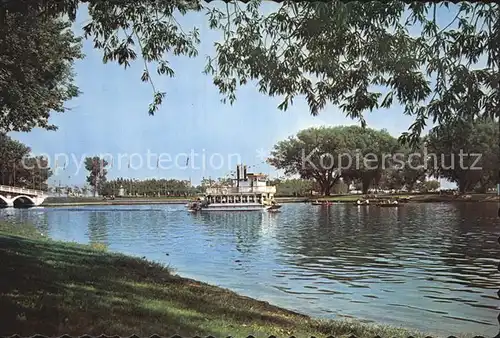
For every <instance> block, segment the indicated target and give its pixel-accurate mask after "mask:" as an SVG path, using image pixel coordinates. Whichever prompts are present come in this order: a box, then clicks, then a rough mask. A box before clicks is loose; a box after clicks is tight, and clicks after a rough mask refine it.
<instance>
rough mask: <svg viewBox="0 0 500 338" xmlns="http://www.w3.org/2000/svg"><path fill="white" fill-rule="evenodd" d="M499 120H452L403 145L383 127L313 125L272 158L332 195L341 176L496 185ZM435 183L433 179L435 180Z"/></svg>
mask: <svg viewBox="0 0 500 338" xmlns="http://www.w3.org/2000/svg"><path fill="white" fill-rule="evenodd" d="M498 139H499V124H498V121H497V120H493V119H489V118H481V119H475V120H471V121H469V122H463V121H461V122H460V121H454V122H452V123H449V124H447V125H441V126H438V127H435V128H433V129H432V130H431V131H430V132H429V134H428V135H426V136H425V137H424V138H422V139H421V140H420V142H419V143H417V144H415V145H413V146H409V145H405V144H402V143H401V142H399V141H398V139H396V138H394V137H392V136H391V135H390V134H389V133H388V132H387V131H385V130H380V131H378V130H374V129H370V128H362V127H358V126H338V127H323V128H309V129H305V130H302V131H300V132H299V133H298V134H297V135H296V136H294V137H290V138H289V139H287V140H284V141H281V142H279V143H277V144H276V145H275V147H274V150H273V151H272V153H271V157H270V158H269V163H270V164H271V165H273V166H274V167H275V168H277V169H280V170H284V172H285V174H287V175H299V176H300V177H301V178H303V179H307V180H313V181H314V182H315V183H316V184H317V186H318V187H319V188H320V191H321V193H322V194H324V195H329V194H330V193H331V191H332V189H333V187H334V186H335V185H336V184H338V182H339V180H340V179H341V178H342V181H343V182H344V183H345V184H347V185H350V184H352V183H357V184H359V185H360V186H361V188H362V189H361V190H362V191H363V193H367V192H368V189H370V187H373V186H376V187H381V186H383V187H385V188H386V189H396V190H398V189H401V188H402V187H405V188H406V189H407V190H409V191H411V190H414V189H415V188H416V185H417V184H420V186H419V187H418V188H420V189H424V190H425V189H427V190H429V189H432V186H428V183H425V184H426V185H425V186H422V185H421V184H423V182H426V181H427V177H429V176H431V177H435V178H445V179H447V180H449V181H451V182H453V183H456V184H457V186H458V189H459V191H460V192H462V193H463V192H467V191H471V190H476V191H482V192H485V191H487V190H488V189H491V188H493V187H494V186H495V184H496V180H497V176H496V175H497V170H498V168H499V167H500V166H499V163H500V158H499V156H500V149H499V144H498ZM432 184H433V185H434V186H435V183H432Z"/></svg>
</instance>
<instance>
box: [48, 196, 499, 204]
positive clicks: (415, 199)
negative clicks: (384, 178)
mask: <svg viewBox="0 0 500 338" xmlns="http://www.w3.org/2000/svg"><path fill="white" fill-rule="evenodd" d="M464 196H469V197H468V198H464ZM464 196H453V195H438V194H415V195H408V194H407V195H378V196H377V197H376V198H373V199H372V200H375V201H376V200H378V199H391V198H392V199H393V198H408V201H407V203H456V202H467V203H492V202H496V203H500V197H499V196H498V195H496V194H469V195H464ZM363 198H364V195H336V196H321V197H317V198H314V197H276V202H278V203H281V204H286V203H310V202H312V201H315V200H317V201H328V202H332V203H353V202H356V201H357V200H358V199H363ZM48 199H55V200H64V202H62V201H61V202H47V203H46V202H44V203H42V204H41V205H40V207H67V206H68V207H69V206H92V205H154V204H187V203H189V199H187V198H135V199H134V198H131V199H128V198H117V199H114V200H102V199H98V198H79V197H67V198H59V197H56V198H52V197H49V198H48ZM72 200H73V201H72Z"/></svg>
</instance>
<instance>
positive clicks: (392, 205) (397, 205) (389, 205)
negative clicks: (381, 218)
mask: <svg viewBox="0 0 500 338" xmlns="http://www.w3.org/2000/svg"><path fill="white" fill-rule="evenodd" d="M376 205H377V206H378V207H385V208H391V207H392V208H396V207H400V206H401V205H400V204H399V203H378V204H376Z"/></svg>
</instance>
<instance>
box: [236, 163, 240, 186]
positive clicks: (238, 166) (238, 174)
mask: <svg viewBox="0 0 500 338" xmlns="http://www.w3.org/2000/svg"><path fill="white" fill-rule="evenodd" d="M240 177H241V176H240V165H239V164H238V165H237V166H236V181H237V182H239V181H240Z"/></svg>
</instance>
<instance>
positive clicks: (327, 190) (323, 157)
mask: <svg viewBox="0 0 500 338" xmlns="http://www.w3.org/2000/svg"><path fill="white" fill-rule="evenodd" d="M498 138H499V123H498V121H495V120H491V119H488V118H481V119H476V120H473V121H470V122H456V121H455V122H453V123H450V124H447V125H440V126H438V127H435V128H433V129H431V130H430V132H429V133H428V134H427V135H425V136H424V137H422V138H421V139H420V142H419V143H418V144H414V145H413V146H409V145H408V144H402V143H401V142H399V140H398V139H397V138H395V137H393V136H391V135H390V134H389V133H388V132H387V131H386V130H374V129H371V128H362V127H359V126H333V127H320V128H309V129H305V130H302V131H300V132H299V133H297V135H295V136H293V137H289V138H288V139H286V140H283V141H281V142H278V143H277V144H276V145H275V146H274V149H273V151H272V152H271V155H270V157H269V158H268V163H269V164H271V165H272V166H273V167H275V168H276V169H280V170H282V171H284V173H285V177H282V178H275V179H271V178H268V182H269V183H270V184H272V185H276V186H277V195H278V196H308V195H311V194H312V193H313V192H317V193H319V194H321V195H325V196H328V195H330V194H343V193H347V192H348V191H349V188H351V189H353V188H354V190H359V191H361V192H362V193H364V194H366V193H368V192H369V191H370V189H377V190H385V191H388V190H389V191H400V190H402V189H404V190H406V191H408V192H411V191H418V192H432V191H436V190H437V189H438V188H439V182H438V181H437V179H439V178H444V179H447V180H448V181H450V182H453V183H455V184H456V185H457V187H458V190H459V192H461V193H467V192H481V193H484V192H487V191H489V190H491V189H492V188H494V186H495V184H496V174H497V172H496V170H497V169H498V168H499V167H500V165H499V161H500V159H499V154H500V151H499V145H498V142H497V140H498ZM0 149H1V150H0V180H1V181H0V182H1V184H4V185H15V186H19V187H25V188H33V189H39V190H44V191H50V192H51V193H55V194H56V195H57V194H59V195H61V194H63V195H70V196H82V195H83V196H85V195H88V194H89V193H90V194H93V195H94V196H97V195H101V196H109V195H114V196H120V195H124V196H147V197H187V196H192V195H195V194H200V193H203V192H204V191H205V189H206V188H207V187H209V186H222V185H225V186H227V185H231V184H232V180H231V178H229V177H224V178H218V179H210V178H203V179H202V181H201V184H200V185H198V186H192V185H191V182H190V181H188V180H178V179H174V178H163V179H146V180H139V179H128V178H116V179H112V180H108V179H107V175H108V171H109V170H112V169H111V168H110V169H108V168H109V163H108V161H106V160H105V159H101V158H99V157H97V156H95V157H88V158H86V159H85V162H84V164H85V169H86V170H87V172H88V176H87V184H88V185H85V186H84V187H79V186H73V187H71V186H64V187H62V186H56V187H49V184H48V179H49V178H50V177H51V176H52V175H53V172H52V170H51V168H48V165H47V163H48V162H47V159H45V158H42V157H36V156H31V155H30V151H31V150H30V148H29V147H28V146H26V145H24V144H22V143H21V142H19V141H16V140H13V139H12V138H10V137H9V136H7V135H5V134H1V135H0ZM30 156H31V157H30ZM364 159H366V160H364ZM368 160H370V161H369V162H368ZM396 160H397V161H396ZM349 161H350V162H349ZM27 167H28V168H27ZM339 168H341V170H339Z"/></svg>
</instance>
